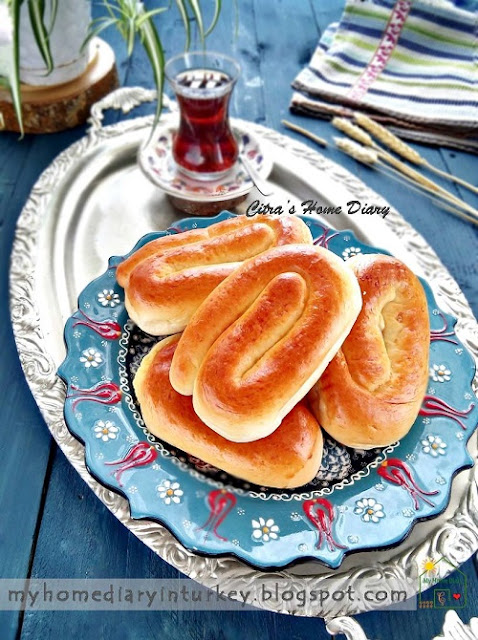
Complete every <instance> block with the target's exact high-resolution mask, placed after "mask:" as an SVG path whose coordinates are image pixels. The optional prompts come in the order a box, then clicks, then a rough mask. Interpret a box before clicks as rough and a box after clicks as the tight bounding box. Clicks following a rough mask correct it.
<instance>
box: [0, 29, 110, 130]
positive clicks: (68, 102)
mask: <svg viewBox="0 0 478 640" xmlns="http://www.w3.org/2000/svg"><path fill="white" fill-rule="evenodd" d="M91 51H92V53H91V60H90V62H89V64H88V67H87V69H86V71H85V72H84V73H83V74H82V75H81V76H79V77H78V78H76V79H75V80H72V81H71V82H66V83H64V84H59V85H54V86H52V87H34V86H32V85H22V86H21V91H22V112H23V129H24V131H25V133H54V132H56V131H63V130H64V129H71V128H72V127H76V126H77V125H79V124H83V123H84V122H85V121H86V119H87V118H88V116H89V114H90V107H91V105H92V104H94V103H95V102H97V101H98V100H99V99H100V98H102V97H103V96H105V95H106V94H107V93H109V92H110V91H113V89H116V87H117V86H118V74H117V71H116V66H115V56H114V53H113V49H112V48H111V47H110V46H109V44H107V43H106V42H105V41H104V40H101V39H100V38H95V39H94V40H93V41H92V43H91ZM0 129H4V130H6V131H20V127H19V126H18V121H17V117H16V115H15V109H14V107H13V104H12V99H11V96H10V93H9V92H8V91H6V90H4V89H2V90H0Z"/></svg>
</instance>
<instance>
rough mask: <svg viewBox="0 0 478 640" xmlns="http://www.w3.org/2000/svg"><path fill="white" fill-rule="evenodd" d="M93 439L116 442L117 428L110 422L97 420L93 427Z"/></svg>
mask: <svg viewBox="0 0 478 640" xmlns="http://www.w3.org/2000/svg"><path fill="white" fill-rule="evenodd" d="M93 431H94V433H95V437H96V438H98V440H102V441H103V442H109V441H110V440H116V438H117V437H118V433H119V427H117V426H116V425H115V423H114V422H111V420H97V421H96V422H95V425H94V427H93Z"/></svg>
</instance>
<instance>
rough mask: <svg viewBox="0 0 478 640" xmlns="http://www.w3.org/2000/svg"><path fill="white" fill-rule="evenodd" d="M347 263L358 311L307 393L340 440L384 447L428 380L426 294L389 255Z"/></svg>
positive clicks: (413, 411)
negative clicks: (359, 299)
mask: <svg viewBox="0 0 478 640" xmlns="http://www.w3.org/2000/svg"><path fill="white" fill-rule="evenodd" d="M347 265H348V266H349V267H351V268H352V269H353V272H354V273H355V275H356V276H357V279H358V281H359V284H360V288H361V290H362V296H363V307H362V311H361V312H360V315H359V317H358V319H357V322H356V323H355V325H354V326H353V328H352V331H351V332H350V334H349V336H348V338H347V339H346V340H345V342H344V344H343V345H342V348H341V349H340V351H339V352H338V354H337V355H336V356H335V358H334V359H333V360H332V362H331V363H330V364H329V366H328V367H327V369H326V370H325V372H324V374H323V375H322V377H321V378H320V380H319V381H318V383H317V385H316V386H315V387H314V389H313V390H312V391H311V392H310V394H309V399H310V401H311V405H312V409H313V411H314V413H315V415H316V417H317V419H318V420H319V422H320V424H321V426H322V427H323V428H324V429H325V430H326V431H327V432H328V433H329V434H330V435H331V436H332V437H333V438H335V439H336V440H338V441H339V442H341V443H342V444H344V445H346V446H348V447H354V448H358V449H372V448H374V447H384V446H387V445H389V444H391V443H392V442H396V441H397V440H399V439H400V438H403V436H404V435H405V434H406V433H408V431H409V430H410V427H411V426H412V424H413V423H414V421H415V419H416V417H417V415H418V411H419V409H420V405H421V402H422V400H423V396H424V394H425V391H426V388H427V382H428V354H429V347H430V327H429V318H428V308H427V300H426V296H425V292H424V290H423V287H422V285H421V284H420V281H419V280H418V278H417V277H416V276H415V275H414V274H413V273H412V272H411V271H410V269H408V267H406V266H405V265H404V264H403V263H402V262H400V261H399V260H397V259H395V258H391V257H389V256H384V255H366V256H357V257H355V258H352V259H351V260H349V261H348V262H347Z"/></svg>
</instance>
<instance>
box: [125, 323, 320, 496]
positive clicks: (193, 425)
mask: <svg viewBox="0 0 478 640" xmlns="http://www.w3.org/2000/svg"><path fill="white" fill-rule="evenodd" d="M178 340H179V336H177V335H176V336H171V337H169V338H166V339H165V340H162V341H161V342H159V343H158V344H157V345H155V346H154V348H153V349H152V351H151V352H150V353H149V354H148V355H147V356H146V357H145V358H144V359H143V361H142V363H141V365H140V367H139V369H138V372H137V374H136V377H135V379H134V388H135V391H136V396H137V398H138V400H139V402H140V404H141V411H142V414H143V419H144V421H145V423H146V426H147V427H148V429H149V430H150V431H151V433H153V434H154V435H155V436H157V437H158V438H160V439H161V440H164V441H166V442H169V444H172V445H173V446H175V447H178V448H180V449H182V450H183V451H186V452H187V453H190V454H191V455H193V456H196V457H198V458H200V459H201V460H204V461H205V462H208V463H209V464H213V465H214V466H216V467H218V468H219V469H223V470H224V471H227V472H228V473H231V474H232V475H235V476H237V477H239V478H242V479H243V480H247V481H248V482H253V483H255V484H259V485H264V486H269V487H280V488H294V487H298V486H301V485H303V484H306V483H307V482H310V481H311V480H312V478H314V476H315V474H316V473H317V470H318V469H319V467H320V462H321V459H322V446H323V441H322V432H321V430H320V427H319V425H318V424H317V420H316V419H315V418H314V417H313V416H312V414H311V413H310V411H309V410H308V409H307V408H306V407H305V405H304V404H298V405H297V406H296V407H294V408H293V409H292V411H291V412H290V413H289V414H288V415H287V416H286V417H285V418H284V420H283V422H282V424H281V425H280V427H279V428H278V429H276V431H274V433H273V434H272V435H270V436H269V437H268V438H264V439H262V440H258V441H257V442H254V443H253V444H250V443H243V444H237V443H235V442H229V440H226V439H225V438H223V437H222V436H220V435H218V434H217V433H215V432H214V431H212V430H211V429H209V427H206V425H205V424H204V423H203V422H201V420H200V419H199V418H198V416H197V415H196V413H195V412H194V409H193V405H192V402H191V398H190V397H187V396H182V395H180V394H179V393H177V392H176V391H175V390H174V389H173V388H172V387H171V384H170V382H169V369H170V366H171V359H172V357H173V353H174V351H175V349H176V345H177V343H178Z"/></svg>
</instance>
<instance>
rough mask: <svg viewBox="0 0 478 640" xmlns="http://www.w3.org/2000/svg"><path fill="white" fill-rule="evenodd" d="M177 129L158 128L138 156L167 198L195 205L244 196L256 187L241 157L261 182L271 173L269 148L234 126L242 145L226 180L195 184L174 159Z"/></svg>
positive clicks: (144, 168)
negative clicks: (196, 203) (173, 150)
mask: <svg viewBox="0 0 478 640" xmlns="http://www.w3.org/2000/svg"><path fill="white" fill-rule="evenodd" d="M175 131H176V127H175V126H174V125H166V126H163V127H159V128H158V130H157V131H156V132H155V134H154V137H153V138H152V139H151V140H150V141H149V142H148V143H147V144H146V145H144V146H142V147H141V148H140V150H139V152H138V163H139V166H140V167H141V169H142V171H143V173H144V174H145V175H146V176H147V177H148V178H149V179H150V180H151V181H152V182H153V183H154V184H155V185H157V186H158V187H160V188H161V189H163V191H165V192H166V193H167V194H169V195H171V196H175V197H177V198H181V199H183V200H192V201H195V202H211V201H215V200H219V201H224V200H233V199H236V198H239V197H240V196H245V195H246V194H247V193H249V191H251V189H252V188H253V187H254V183H253V181H252V178H251V176H250V175H249V173H248V171H246V169H245V168H244V166H243V164H242V162H241V157H246V158H247V160H248V161H249V164H250V165H252V167H253V169H255V171H256V172H257V174H258V175H259V176H260V177H261V178H262V179H264V180H265V179H266V178H267V177H268V176H269V174H270V172H271V171H272V165H273V162H272V158H271V155H270V154H269V153H267V149H266V144H264V142H263V141H259V139H258V138H257V137H255V136H254V135H252V134H251V133H250V132H248V131H245V130H244V129H242V128H240V127H237V126H234V127H233V131H234V135H235V136H236V139H237V142H238V145H239V158H238V161H237V162H236V163H235V165H234V166H233V167H232V168H231V170H230V171H229V172H228V173H227V175H226V176H223V177H222V178H221V179H218V180H210V181H204V180H195V179H194V178H191V177H189V176H187V175H185V174H184V173H183V172H182V171H181V170H180V169H179V168H178V166H177V165H176V163H175V161H174V159H173V156H172V144H173V136H174V133H175Z"/></svg>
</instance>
